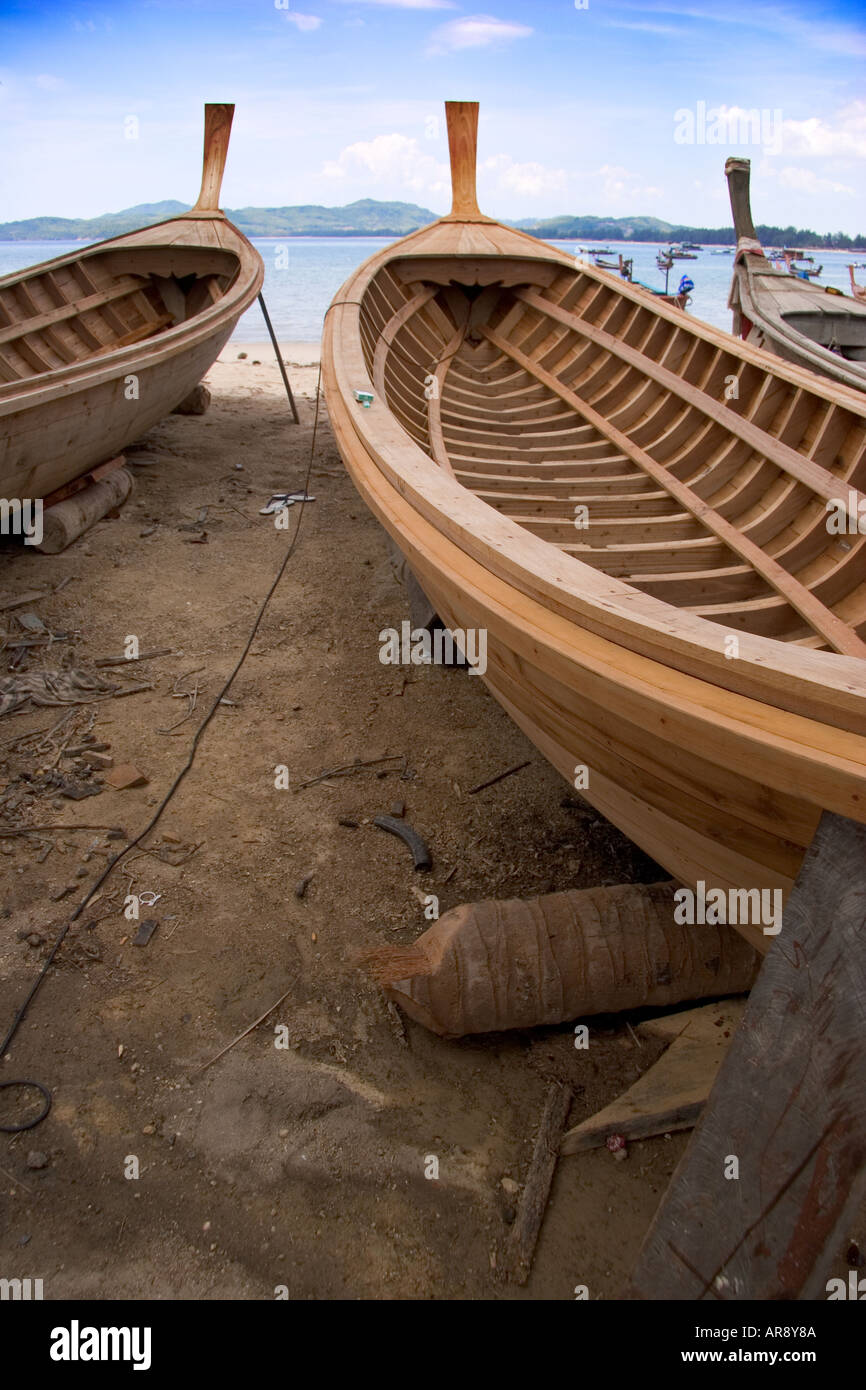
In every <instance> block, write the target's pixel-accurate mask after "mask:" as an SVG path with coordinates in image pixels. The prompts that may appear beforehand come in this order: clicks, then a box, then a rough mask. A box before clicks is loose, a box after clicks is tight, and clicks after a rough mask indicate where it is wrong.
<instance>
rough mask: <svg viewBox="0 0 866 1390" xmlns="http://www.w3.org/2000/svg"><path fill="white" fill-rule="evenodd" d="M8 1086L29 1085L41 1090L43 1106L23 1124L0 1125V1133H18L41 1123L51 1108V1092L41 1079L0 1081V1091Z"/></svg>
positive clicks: (35, 1089)
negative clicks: (34, 1116)
mask: <svg viewBox="0 0 866 1390" xmlns="http://www.w3.org/2000/svg"><path fill="white" fill-rule="evenodd" d="M10 1086H31V1087H32V1088H33V1090H34V1091H41V1092H42V1094H43V1096H44V1097H45V1106H44V1108H43V1109H42V1110H41V1111H40V1113H39V1114H38V1115H37V1116H36V1118H35V1120H28V1121H27V1123H26V1124H23V1125H0V1134H20V1133H21V1131H22V1130H25V1129H35V1127H36V1125H39V1124H41V1123H42V1121H43V1120H44V1119H45V1116H46V1115H47V1114H48V1111H49V1110H50V1109H51V1092H50V1091H49V1090H48V1087H47V1086H43V1085H42V1082H41V1081H0V1091H5V1090H7V1089H8V1087H10Z"/></svg>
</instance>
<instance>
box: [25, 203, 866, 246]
mask: <svg viewBox="0 0 866 1390" xmlns="http://www.w3.org/2000/svg"><path fill="white" fill-rule="evenodd" d="M188 210H189V204H188V203H178V202H174V201H173V200H171V199H169V200H168V201H166V202H163V203H139V204H138V206H137V207H134V208H125V209H124V210H123V212H108V213H105V214H104V215H103V216H102V217H88V218H65V217H30V218H27V219H26V220H25V221H21V222H4V223H0V241H102V240H103V239H104V238H105V237H112V236H121V235H122V234H123V233H124V232H131V231H133V230H134V229H135V228H136V227H146V226H148V225H149V224H150V223H152V222H161V221H163V220H164V219H165V218H168V217H176V216H177V215H178V213H181V212H187V211H188ZM226 212H227V214H228V216H229V217H230V218H231V220H232V221H233V222H234V223H235V225H236V226H237V227H239V228H240V229H241V231H242V232H245V233H246V235H247V236H276V237H280V236H284V237H293V236H394V237H396V236H405V234H406V233H407V232H413V231H415V229H416V228H417V227H425V226H427V224H428V223H430V222H435V220H436V216H437V214H436V213H435V212H431V211H430V209H429V208H422V207H418V205H417V204H416V203H381V202H378V201H377V200H376V199H375V198H359V199H358V201H357V202H354V203H348V204H347V205H346V206H345V207H340V208H326V207H322V206H320V205H319V204H318V203H304V204H302V205H301V206H299V207H285V208H226ZM513 225H514V226H516V227H519V228H520V229H521V231H524V232H529V234H530V235H531V236H537V237H546V238H548V239H555V238H561V239H564V240H569V241H585V242H590V243H591V242H599V241H658V242H662V243H664V242H669V241H696V242H699V243H702V244H703V243H706V244H708V245H722V246H731V245H733V243H734V232H733V228H732V227H729V226H728V227H684V226H681V225H677V224H675V223H673V222H663V221H662V220H661V219H660V218H658V217H589V216H583V217H578V216H575V215H573V214H570V213H563V214H562V215H561V216H559V217H545V218H543V219H541V220H539V219H533V218H524V219H523V220H522V221H521V222H515V223H514V224H513ZM757 232H758V236H759V237H760V239H761V241H762V242H763V243H764V245H765V246H812V247H825V248H827V249H828V250H830V249H833V248H839V249H841V250H850V249H852V248H854V247H861V246H863V245H866V234H864V233H860V234H859V235H858V236H856V237H849V236H846V235H845V233H844V232H835V233H833V234H832V235H828V236H821V235H819V233H818V232H812V231H809V230H807V229H804V228H802V227H765V226H760V227H758V228H757Z"/></svg>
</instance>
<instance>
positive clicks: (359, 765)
mask: <svg viewBox="0 0 866 1390" xmlns="http://www.w3.org/2000/svg"><path fill="white" fill-rule="evenodd" d="M384 763H402V767H388V768H386V767H383V764H384ZM373 768H379V772H377V773H376V776H377V777H378V776H387V775H388V773H390V772H399V773H400V776H401V777H403V778H404V779H406V780H407V781H408V780H409V779H410V778H411V777H412V776H413V775H414V774H413V773H412V772H410V771H409V759H408V758H407V757H406V756H405V755H404V754H403V753H389V754H386V756H385V757H382V758H355V760H354V762H351V763H342V764H341V766H340V767H332V768H328V769H327V771H325V772H320V773H319V774H318V776H316V777H309V778H308V779H307V781H306V782H299V783H298V784H297V786H295V787H292V791H295V792H300V791H303V790H304V788H305V787H314V786H315V785H316V784H317V783H318V782H327V781H329V780H330V779H331V778H332V777H354V776H356V775H357V774H358V773H359V772H366V771H371V770H372V769H373Z"/></svg>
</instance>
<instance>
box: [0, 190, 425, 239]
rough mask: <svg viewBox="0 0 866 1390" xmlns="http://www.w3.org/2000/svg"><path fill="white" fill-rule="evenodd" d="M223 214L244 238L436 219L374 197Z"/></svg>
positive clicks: (407, 227) (401, 230)
mask: <svg viewBox="0 0 866 1390" xmlns="http://www.w3.org/2000/svg"><path fill="white" fill-rule="evenodd" d="M226 211H227V212H228V216H229V217H230V218H231V220H232V221H233V222H234V224H235V226H237V227H240V229H241V231H242V232H245V233H246V235H247V236H360V235H367V236H404V235H405V234H406V232H414V231H415V229H416V228H417V227H426V226H427V225H428V223H430V222H435V221H436V217H437V214H436V213H435V212H431V211H430V209H429V208H421V207H418V206H417V204H415V203H380V202H377V201H376V199H375V198H359V199H358V201H357V202H355V203H348V204H347V206H346V207H342V208H326V207H322V206H320V205H319V204H318V203H304V204H302V205H301V206H300V207H288V208H232V209H231V210H230V211H229V210H228V209H226ZM0 232H2V228H0Z"/></svg>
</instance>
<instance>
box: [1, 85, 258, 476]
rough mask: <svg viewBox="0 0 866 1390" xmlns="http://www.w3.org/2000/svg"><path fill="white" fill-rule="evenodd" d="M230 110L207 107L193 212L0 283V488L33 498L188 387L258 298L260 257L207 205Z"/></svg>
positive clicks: (212, 198) (127, 439)
mask: <svg viewBox="0 0 866 1390" xmlns="http://www.w3.org/2000/svg"><path fill="white" fill-rule="evenodd" d="M233 113H234V107H233V106H230V105H216V104H214V105H208V106H206V107H205V138H204V170H203V174H202V184H201V193H200V194H199V199H198V202H197V203H196V205H195V207H194V208H193V209H192V210H191V211H190V212H187V213H184V214H183V215H182V216H181V217H173V218H170V219H169V220H168V221H165V222H158V223H156V224H155V225H153V226H150V227H144V228H143V229H142V230H141V231H137V232H130V233H128V234H127V235H125V236H117V237H112V238H110V239H109V240H108V241H101V242H98V243H96V244H95V245H93V246H87V247H84V248H82V250H80V251H73V252H71V253H70V254H68V255H65V256H58V257H56V258H55V259H54V260H51V261H44V262H43V263H42V264H41V265H36V266H32V267H30V268H29V269H28V270H24V271H19V272H16V273H15V274H13V275H7V276H5V277H4V278H2V279H0V432H2V438H0V493H2V495H3V496H4V497H6V498H21V499H23V498H32V499H36V498H45V497H47V496H49V495H50V494H51V493H53V492H56V491H57V490H58V489H60V488H61V487H63V486H64V485H66V484H68V483H69V482H71V481H72V480H73V479H76V478H78V477H79V476H80V475H82V474H84V473H86V472H87V471H88V470H89V469H91V468H93V467H94V466H95V465H97V464H100V463H102V462H104V461H106V460H108V459H110V458H112V457H113V456H114V455H116V454H118V453H119V452H120V451H121V450H122V449H123V448H124V446H125V445H127V444H129V443H131V441H132V440H134V439H137V438H139V437H140V436H141V435H142V434H144V433H145V431H146V430H148V429H150V427H151V426H152V425H155V424H156V423H157V421H158V420H161V419H162V418H163V416H165V415H167V414H168V413H169V412H170V411H171V410H173V409H174V407H175V406H176V405H179V404H180V402H181V401H182V400H183V399H184V397H185V396H187V395H188V394H189V392H190V391H191V390H192V388H193V387H194V386H195V385H196V384H197V383H198V382H199V381H200V380H201V378H202V376H203V375H204V373H205V372H206V371H207V369H208V367H210V366H211V364H212V363H213V362H214V361H215V360H216V358H217V357H218V355H219V353H220V351H221V350H222V348H223V346H224V345H225V343H226V342H227V340H228V339H229V337H230V336H231V333H232V330H233V329H234V326H235V324H236V323H237V321H238V319H239V318H240V316H241V314H242V313H243V312H244V310H245V309H247V308H248V307H249V305H250V304H251V303H252V302H253V300H254V299H255V298H256V296H257V294H258V293H259V290H260V289H261V285H262V280H263V278H264V268H263V265H262V259H261V256H260V255H259V253H258V252H257V251H256V250H255V248H254V247H253V246H252V245H251V244H250V242H249V241H247V239H246V237H245V236H244V235H243V234H242V233H241V232H239V231H238V229H237V227H235V226H233V225H232V223H231V222H229V220H228V219H227V217H226V216H225V213H223V212H221V211H220V209H219V193H220V186H221V183H222V176H223V170H224V168H225V161H226V154H227V151H228V143H229V134H230V132H231V123H232V116H233Z"/></svg>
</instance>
